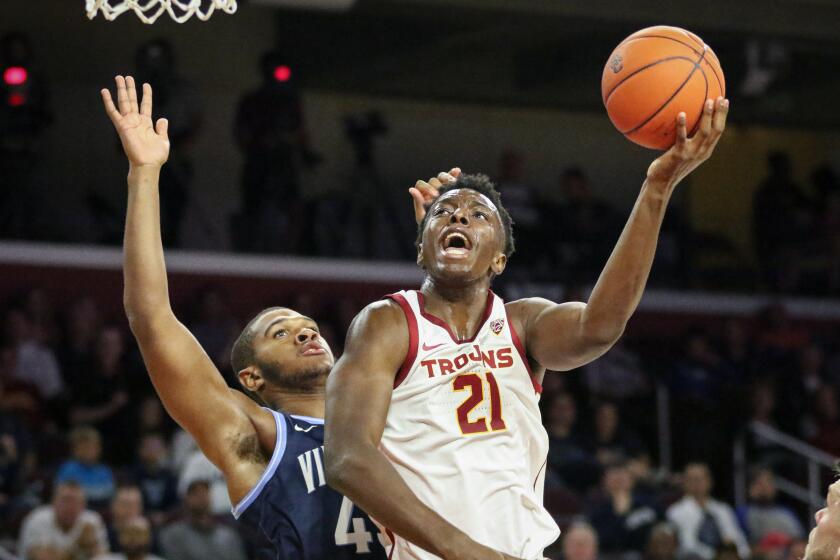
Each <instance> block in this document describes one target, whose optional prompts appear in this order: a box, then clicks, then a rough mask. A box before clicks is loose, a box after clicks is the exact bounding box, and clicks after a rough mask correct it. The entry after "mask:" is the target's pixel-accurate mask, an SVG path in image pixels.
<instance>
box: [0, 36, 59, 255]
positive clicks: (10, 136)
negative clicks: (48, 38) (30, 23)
mask: <svg viewBox="0 0 840 560" xmlns="http://www.w3.org/2000/svg"><path fill="white" fill-rule="evenodd" d="M0 75H2V76H3V81H2V82H0V238H11V239H39V238H43V237H44V234H45V233H47V232H49V227H48V226H49V224H48V223H46V221H47V220H46V218H47V216H46V215H45V212H44V210H45V206H46V205H47V204H48V203H49V200H47V199H45V198H42V197H39V196H37V195H36V194H35V193H36V190H35V188H34V187H35V181H34V175H35V172H36V170H37V168H38V164H39V163H40V161H41V158H42V157H43V144H44V143H43V137H44V132H45V131H46V129H47V126H49V124H50V123H51V122H52V115H51V113H50V106H49V94H48V89H47V79H46V76H45V75H44V73H43V71H42V69H41V66H40V65H39V64H38V61H37V59H36V57H35V53H34V52H33V49H32V43H31V41H30V40H29V37H27V36H26V35H24V34H22V33H8V34H6V35H4V36H3V37H0Z"/></svg>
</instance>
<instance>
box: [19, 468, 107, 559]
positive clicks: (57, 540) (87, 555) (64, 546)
mask: <svg viewBox="0 0 840 560" xmlns="http://www.w3.org/2000/svg"><path fill="white" fill-rule="evenodd" d="M85 507H86V500H85V491H84V489H83V488H82V486H81V485H79V484H78V483H76V482H72V481H68V482H60V483H58V484H57V485H56V486H55V488H54V489H53V499H52V504H50V505H45V506H41V507H39V508H36V509H34V510H32V511H31V512H30V513H29V515H27V516H26V518H25V519H24V520H23V525H22V526H21V530H20V539H19V544H18V549H19V551H20V555H21V556H22V557H23V559H24V560H64V559H65V558H73V559H75V560H90V559H92V558H94V557H95V556H97V555H99V554H101V553H103V552H107V551H108V537H107V536H106V534H105V525H104V523H102V518H101V517H100V516H99V514H97V513H95V512H93V511H90V510H87V509H85Z"/></svg>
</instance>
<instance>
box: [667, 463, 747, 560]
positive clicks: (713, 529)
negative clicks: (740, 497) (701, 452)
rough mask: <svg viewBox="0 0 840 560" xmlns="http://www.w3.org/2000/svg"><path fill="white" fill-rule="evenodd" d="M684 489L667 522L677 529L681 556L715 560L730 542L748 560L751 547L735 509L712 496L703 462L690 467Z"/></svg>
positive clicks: (684, 477) (686, 469) (668, 514)
mask: <svg viewBox="0 0 840 560" xmlns="http://www.w3.org/2000/svg"><path fill="white" fill-rule="evenodd" d="M683 487H684V491H685V495H684V496H683V498H682V499H681V500H680V501H678V502H677V503H675V504H674V505H672V506H671V507H670V508H668V512H667V517H668V521H670V522H671V523H673V524H674V526H675V527H676V528H677V532H678V535H679V541H680V551H681V553H682V554H693V555H696V556H698V557H700V558H702V559H704V560H712V559H713V558H715V555H716V552H717V550H718V549H719V548H720V547H721V546H722V545H724V544H726V543H730V544H734V545H735V546H736V547H737V550H738V555H739V556H740V557H741V558H742V559H746V558H749V557H750V547H749V545H748V544H747V540H746V539H745V538H744V534H743V533H742V532H741V529H740V527H738V522H737V520H736V518H735V513H734V512H733V511H732V508H731V507H730V506H729V505H727V504H725V503H723V502H719V501H717V500H715V499H714V498H712V497H711V490H712V475H711V473H710V472H709V468H708V467H707V466H706V465H704V464H702V463H690V464H688V465H687V466H686V467H685V470H684V471H683Z"/></svg>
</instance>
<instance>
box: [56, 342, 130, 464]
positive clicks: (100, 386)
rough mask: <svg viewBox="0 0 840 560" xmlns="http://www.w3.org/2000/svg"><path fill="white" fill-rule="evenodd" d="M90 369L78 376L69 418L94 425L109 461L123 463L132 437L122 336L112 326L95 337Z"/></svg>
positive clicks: (74, 422)
mask: <svg viewBox="0 0 840 560" xmlns="http://www.w3.org/2000/svg"><path fill="white" fill-rule="evenodd" d="M94 352H95V354H94V361H93V364H92V366H91V368H90V370H88V371H86V372H84V373H82V374H80V375H79V379H78V380H77V381H76V385H75V387H74V391H73V395H72V406H71V408H70V421H71V423H73V424H75V425H79V424H88V425H92V426H94V427H95V428H96V429H97V430H99V432H100V433H101V434H102V436H103V439H104V441H105V449H106V451H107V458H108V460H109V461H113V462H116V463H118V464H125V463H126V462H128V460H129V459H130V457H131V450H132V449H133V445H134V437H135V424H136V422H135V418H134V416H133V414H132V410H131V406H130V401H129V397H128V395H129V390H128V387H127V383H128V379H127V377H128V376H127V375H126V363H125V337H124V335H123V333H122V331H121V330H120V329H119V328H117V327H115V326H106V327H104V328H103V329H102V330H101V331H100V332H99V335H98V336H97V340H96V348H95V351H94Z"/></svg>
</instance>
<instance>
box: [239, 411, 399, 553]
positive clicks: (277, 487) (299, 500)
mask: <svg viewBox="0 0 840 560" xmlns="http://www.w3.org/2000/svg"><path fill="white" fill-rule="evenodd" d="M271 413H272V415H273V416H274V421H275V423H276V424H277V443H276V444H275V446H274V453H273V454H272V456H271V460H270V461H269V463H268V466H267V467H266V469H265V472H264V473H263V475H262V477H261V478H260V480H259V482H258V483H257V485H256V486H254V488H252V489H251V491H250V492H248V494H247V495H246V496H245V497H244V498H243V499H242V501H241V502H239V503H238V504H236V505H235V506H234V507H233V516H234V517H236V519H238V520H239V521H241V522H243V523H246V524H248V525H250V526H252V527H255V528H258V529H259V531H260V532H261V533H262V534H263V535H264V536H265V538H266V539H267V541H268V543H270V546H271V547H272V548H269V544H268V543H266V548H265V549H263V550H261V551H260V558H261V560H267V559H269V558H271V559H276V560H322V559H323V560H328V559H329V560H342V559H350V558H353V559H361V558H364V559H371V560H384V559H385V558H386V554H385V547H386V546H388V545H389V542H390V541H389V539H388V537H387V536H386V535H384V534H383V533H381V532H380V531H379V529H378V527H377V526H376V525H375V524H374V523H373V521H371V519H370V518H369V517H368V516H367V514H366V513H364V512H363V511H361V510H360V509H359V508H357V507H355V506H354V505H353V502H351V501H350V500H349V499H348V498H346V497H344V496H342V495H341V494H339V493H338V492H336V491H335V490H333V489H332V488H330V487H329V486H327V483H326V477H325V476H324V421H323V420H322V419H320V418H310V417H308V416H292V415H287V414H282V413H280V412H277V411H274V410H272V411H271Z"/></svg>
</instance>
